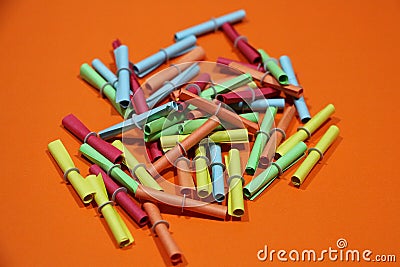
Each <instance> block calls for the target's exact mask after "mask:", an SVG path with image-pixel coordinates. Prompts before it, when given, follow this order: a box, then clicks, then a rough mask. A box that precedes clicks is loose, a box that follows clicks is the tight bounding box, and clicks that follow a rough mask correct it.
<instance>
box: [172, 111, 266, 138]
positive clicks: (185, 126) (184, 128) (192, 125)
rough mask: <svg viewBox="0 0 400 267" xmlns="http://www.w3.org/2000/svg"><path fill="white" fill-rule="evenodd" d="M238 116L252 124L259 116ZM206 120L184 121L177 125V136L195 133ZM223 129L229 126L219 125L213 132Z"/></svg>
mask: <svg viewBox="0 0 400 267" xmlns="http://www.w3.org/2000/svg"><path fill="white" fill-rule="evenodd" d="M239 116H241V117H243V118H245V119H248V120H249V121H252V122H258V116H259V114H258V112H253V113H244V114H239ZM207 120H208V119H207V118H201V119H193V120H187V121H184V122H183V123H181V124H180V125H179V134H191V133H192V132H193V131H195V130H196V129H197V128H199V127H200V126H201V125H203V124H204V123H205V122H206V121H207ZM225 128H229V125H224V126H222V125H220V126H218V127H217V128H215V130H216V131H220V130H224V129H225ZM171 135H173V134H171Z"/></svg>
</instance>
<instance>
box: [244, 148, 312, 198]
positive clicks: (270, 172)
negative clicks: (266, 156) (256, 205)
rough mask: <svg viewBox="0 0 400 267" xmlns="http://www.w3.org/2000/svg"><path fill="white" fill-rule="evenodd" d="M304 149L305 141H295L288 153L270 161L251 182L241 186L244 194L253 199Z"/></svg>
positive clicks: (302, 154)
mask: <svg viewBox="0 0 400 267" xmlns="http://www.w3.org/2000/svg"><path fill="white" fill-rule="evenodd" d="M306 149H307V145H306V144H305V143H303V142H299V143H297V144H296V145H295V146H294V147H293V148H292V149H291V150H290V151H289V152H288V153H286V154H285V155H283V156H282V157H281V158H279V159H278V160H277V161H275V162H272V163H271V165H270V166H269V167H268V168H266V169H265V170H264V171H263V172H261V173H260V174H259V175H258V176H256V177H254V178H253V179H252V180H251V182H250V183H248V184H247V185H246V186H245V187H244V188H243V192H244V195H245V196H246V197H247V198H249V199H250V200H253V199H255V198H256V197H257V196H258V195H259V194H261V193H262V192H263V191H264V190H265V189H266V188H267V187H268V186H269V185H270V184H271V183H272V182H273V181H274V180H275V178H276V177H278V176H280V175H281V174H282V173H283V172H285V171H286V170H287V169H288V168H290V167H291V166H293V165H294V164H295V163H296V162H297V161H298V160H299V159H300V158H302V157H303V156H304V153H305V151H306Z"/></svg>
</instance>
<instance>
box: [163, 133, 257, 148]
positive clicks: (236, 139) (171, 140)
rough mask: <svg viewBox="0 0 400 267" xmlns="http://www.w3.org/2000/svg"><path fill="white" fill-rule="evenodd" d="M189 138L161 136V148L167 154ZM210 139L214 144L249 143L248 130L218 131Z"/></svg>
mask: <svg viewBox="0 0 400 267" xmlns="http://www.w3.org/2000/svg"><path fill="white" fill-rule="evenodd" d="M188 136H189V134H187V135H169V136H161V138H160V143H161V147H162V149H163V150H164V152H166V151H168V150H170V149H171V148H173V147H175V146H176V144H177V142H182V141H183V140H184V139H185V138H186V137H188ZM208 138H209V139H210V140H211V141H212V142H214V143H245V142H248V141H249V136H248V131H247V129H235V130H226V131H217V132H214V133H212V134H211V135H209V136H208Z"/></svg>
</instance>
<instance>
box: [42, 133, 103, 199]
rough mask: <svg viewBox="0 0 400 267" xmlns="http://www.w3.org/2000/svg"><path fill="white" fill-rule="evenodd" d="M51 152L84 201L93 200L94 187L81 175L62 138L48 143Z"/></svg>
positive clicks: (65, 176) (66, 178)
mask: <svg viewBox="0 0 400 267" xmlns="http://www.w3.org/2000/svg"><path fill="white" fill-rule="evenodd" d="M47 147H48V149H49V152H50V154H51V155H52V156H53V158H54V159H55V161H56V162H57V164H58V166H59V167H60V169H61V170H62V172H63V173H64V181H65V182H70V183H71V185H72V187H73V188H74V189H75V192H76V193H77V194H78V196H79V198H80V199H81V200H82V202H83V203H85V204H88V203H90V202H91V201H92V200H93V194H94V193H95V190H94V188H93V187H92V186H91V185H90V184H89V183H88V182H87V181H86V180H85V179H84V178H83V177H82V176H81V175H80V173H79V170H78V169H77V168H76V167H75V165H74V162H73V161H72V159H71V157H70V155H69V154H68V151H67V149H65V147H64V145H63V143H62V142H61V140H59V139H58V140H55V141H53V142H50V143H49V144H48V145H47Z"/></svg>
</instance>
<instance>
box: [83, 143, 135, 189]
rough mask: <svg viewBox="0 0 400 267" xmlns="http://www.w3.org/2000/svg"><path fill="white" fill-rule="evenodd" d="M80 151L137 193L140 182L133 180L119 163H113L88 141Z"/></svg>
mask: <svg viewBox="0 0 400 267" xmlns="http://www.w3.org/2000/svg"><path fill="white" fill-rule="evenodd" d="M79 151H80V152H81V153H82V154H83V155H84V156H85V157H86V158H88V159H89V160H90V161H91V162H93V163H95V164H97V165H99V166H100V167H101V168H102V169H103V170H104V171H105V172H106V173H107V174H108V175H110V176H111V177H113V178H114V179H115V180H117V181H118V182H119V183H121V184H122V185H123V186H125V187H126V189H128V190H129V191H131V192H133V193H136V189H137V188H138V185H139V184H138V183H137V182H136V181H135V180H133V178H132V177H130V176H129V175H128V174H126V173H125V172H124V171H123V170H121V168H120V167H119V165H117V164H114V163H112V162H111V161H109V160H108V159H107V158H105V157H104V156H103V155H102V154H100V153H99V152H98V151H97V150H96V149H94V148H93V147H91V146H90V145H88V144H86V143H84V144H82V145H81V147H80V148H79Z"/></svg>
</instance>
